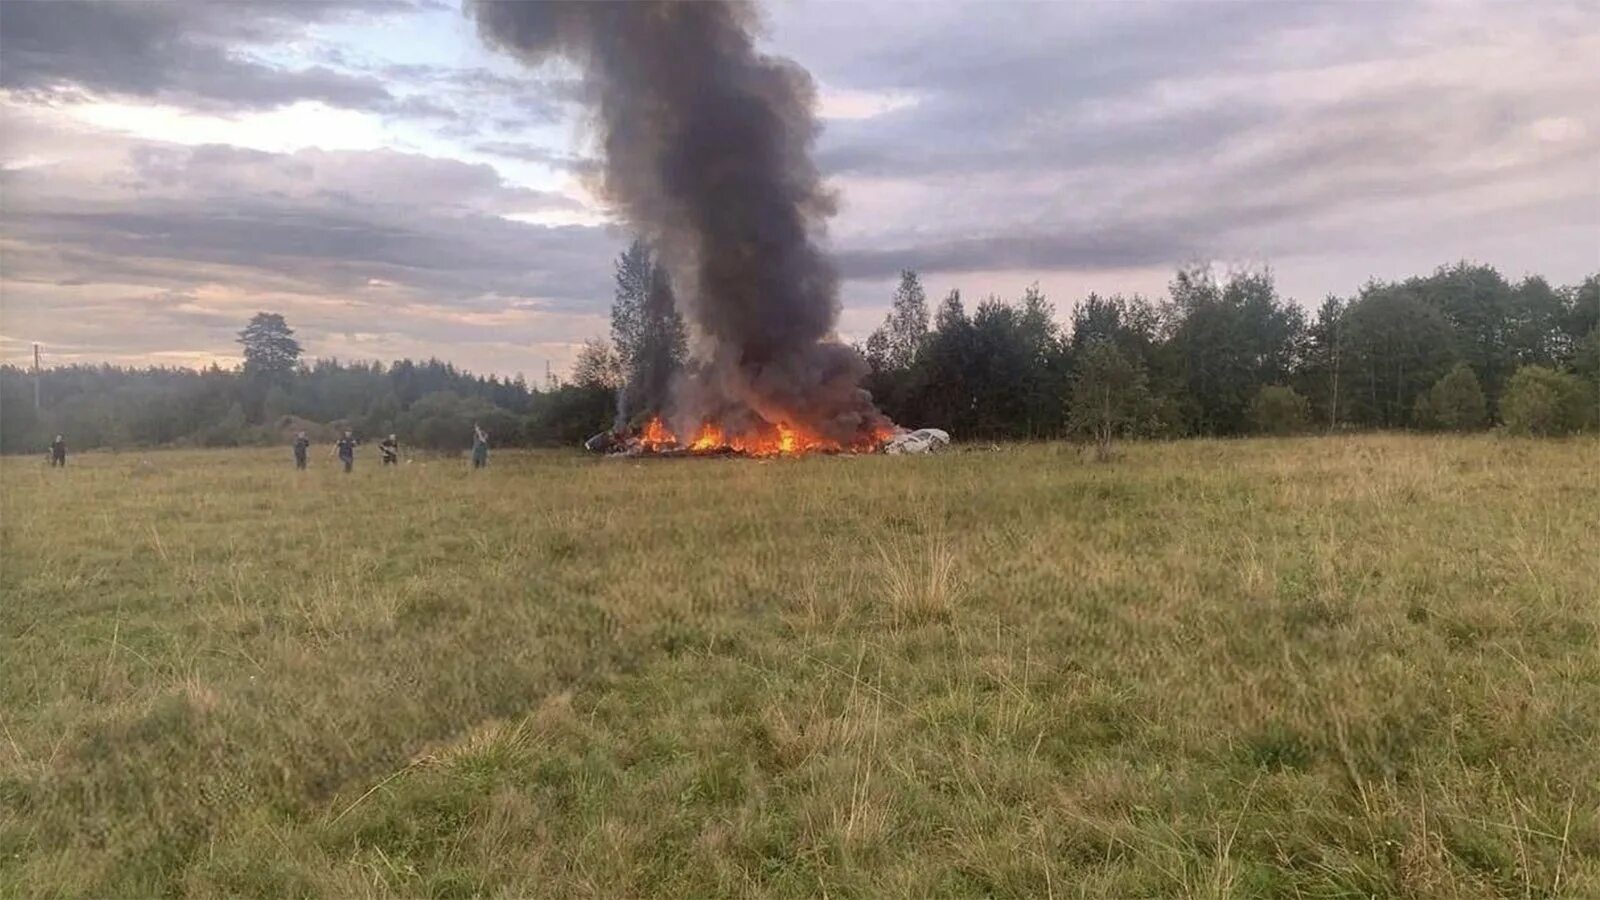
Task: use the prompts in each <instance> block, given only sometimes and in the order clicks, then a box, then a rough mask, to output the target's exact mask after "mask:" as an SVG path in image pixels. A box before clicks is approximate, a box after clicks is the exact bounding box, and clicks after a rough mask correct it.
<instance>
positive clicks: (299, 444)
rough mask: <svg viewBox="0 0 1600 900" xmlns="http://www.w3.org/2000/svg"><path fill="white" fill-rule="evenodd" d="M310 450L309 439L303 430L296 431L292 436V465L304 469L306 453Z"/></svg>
mask: <svg viewBox="0 0 1600 900" xmlns="http://www.w3.org/2000/svg"><path fill="white" fill-rule="evenodd" d="M310 451H311V441H310V440H309V439H308V438H306V433H305V432H304V431H301V432H297V433H296V434H295V436H294V467H295V468H296V469H304V468H305V467H306V455H307V454H308V453H310Z"/></svg>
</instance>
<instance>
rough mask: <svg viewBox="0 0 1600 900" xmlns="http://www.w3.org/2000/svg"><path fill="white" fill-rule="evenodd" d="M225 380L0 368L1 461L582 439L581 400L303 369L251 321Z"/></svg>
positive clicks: (586, 419) (404, 365)
mask: <svg viewBox="0 0 1600 900" xmlns="http://www.w3.org/2000/svg"><path fill="white" fill-rule="evenodd" d="M240 342H241V343H242V344H243V345H244V356H245V359H244V363H243V364H242V365H241V366H239V367H237V368H233V369H223V368H221V367H219V366H215V365H213V366H210V367H207V368H203V369H189V368H169V367H151V368H127V367H121V366H111V365H100V366H90V365H73V366H61V367H56V368H50V369H45V370H44V371H43V372H42V373H40V375H39V378H38V381H39V383H38V389H39V401H40V403H39V408H38V410H37V411H36V410H35V407H34V376H33V373H31V372H29V371H27V370H24V369H21V368H18V367H16V366H3V367H0V453H33V452H42V451H43V449H44V448H45V447H46V446H47V445H48V444H49V442H50V439H51V437H52V436H54V435H56V434H63V435H65V436H66V437H67V440H68V442H69V444H70V445H71V446H73V447H75V448H78V449H88V448H93V447H107V448H124V447H141V446H163V445H188V446H202V447H231V446H241V445H265V444H285V443H287V442H288V441H289V440H290V438H291V437H292V436H293V435H294V434H295V433H296V432H297V431H305V432H307V434H308V436H310V437H311V438H312V439H313V440H316V441H332V440H333V439H334V438H335V437H336V436H337V435H338V434H339V433H340V432H341V431H343V430H345V429H350V430H351V431H353V432H354V433H355V434H356V436H357V437H358V438H360V439H362V440H369V439H370V440H374V441H376V440H378V439H380V437H382V436H386V435H389V434H395V435H397V436H398V437H399V439H400V440H401V442H402V443H405V444H407V445H410V446H416V447H424V448H428V449H433V450H456V451H459V450H465V449H466V448H467V447H468V446H469V445H470V443H471V436H472V427H473V425H474V424H477V425H480V426H481V427H483V428H484V429H485V430H486V431H487V432H488V433H489V435H490V438H491V440H492V441H493V442H494V443H495V444H496V445H498V446H526V445H531V444H538V443H547V444H555V443H570V442H572V441H574V440H578V439H580V438H579V437H576V435H579V434H586V433H587V431H586V430H585V429H588V430H589V431H592V430H593V429H592V427H591V426H592V425H593V420H594V415H593V410H592V403H590V402H589V401H590V398H589V397H588V396H587V394H588V393H589V392H587V391H584V390H582V389H579V388H576V387H574V386H571V385H559V384H556V385H547V386H546V389H545V390H535V389H534V388H532V387H530V386H529V385H528V384H527V382H526V381H525V380H524V379H523V378H521V377H520V376H519V377H517V378H510V379H502V378H498V377H495V376H488V377H484V376H478V375H473V374H471V373H468V372H464V371H462V370H460V369H457V368H456V367H455V366H453V365H451V364H450V363H447V362H441V361H439V360H437V359H430V360H426V361H423V362H415V361H412V360H400V361H399V362H395V363H393V364H390V365H383V364H381V363H376V362H372V363H366V362H354V363H346V362H340V361H338V360H333V359H319V360H315V361H311V362H306V361H304V360H302V359H301V349H300V345H299V343H298V342H297V341H296V340H295V338H294V332H293V330H292V329H291V328H289V326H288V325H287V323H285V322H284V320H283V317H282V316H280V315H277V314H273V313H260V314H258V315H257V316H255V318H253V319H252V320H251V322H250V324H249V325H248V326H247V327H246V328H245V329H244V331H243V332H241V334H240Z"/></svg>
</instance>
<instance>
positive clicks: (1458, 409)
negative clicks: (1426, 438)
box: [1416, 363, 1489, 431]
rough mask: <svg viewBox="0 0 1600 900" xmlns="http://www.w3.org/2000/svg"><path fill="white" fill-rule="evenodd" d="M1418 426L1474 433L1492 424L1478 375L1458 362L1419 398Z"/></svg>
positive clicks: (1469, 367)
mask: <svg viewBox="0 0 1600 900" xmlns="http://www.w3.org/2000/svg"><path fill="white" fill-rule="evenodd" d="M1416 412H1417V424H1419V425H1421V426H1423V427H1424V428H1444V429H1448V430H1450V431H1472V430H1474V429H1478V428H1482V427H1483V426H1484V425H1486V424H1488V421H1489V407H1488V404H1487V403H1486V402H1485V401H1484V399H1483V388H1482V387H1480V386H1479V385H1478V375H1477V373H1475V372H1473V371H1472V367H1471V366H1468V365H1466V364H1465V363H1457V364H1456V367H1455V368H1454V369H1451V370H1450V371H1449V373H1447V374H1446V375H1445V376H1444V377H1443V378H1441V379H1439V380H1438V381H1436V382H1434V383H1433V387H1432V388H1429V389H1428V391H1427V392H1425V393H1423V394H1421V395H1419V396H1418V397H1417V410H1416Z"/></svg>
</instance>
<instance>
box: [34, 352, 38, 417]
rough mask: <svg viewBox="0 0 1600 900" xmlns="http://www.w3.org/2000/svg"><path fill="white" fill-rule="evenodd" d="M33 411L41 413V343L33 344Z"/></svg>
mask: <svg viewBox="0 0 1600 900" xmlns="http://www.w3.org/2000/svg"><path fill="white" fill-rule="evenodd" d="M33 411H34V412H35V413H38V412H39V343H38V342H37V341H35V342H34V344H33Z"/></svg>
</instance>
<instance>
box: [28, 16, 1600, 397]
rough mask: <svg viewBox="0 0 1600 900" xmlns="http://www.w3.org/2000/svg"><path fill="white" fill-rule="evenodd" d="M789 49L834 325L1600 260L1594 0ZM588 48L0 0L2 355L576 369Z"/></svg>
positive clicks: (860, 329)
mask: <svg viewBox="0 0 1600 900" xmlns="http://www.w3.org/2000/svg"><path fill="white" fill-rule="evenodd" d="M760 46H761V47H762V48H763V50H764V51H765V52H769V53H772V54H776V55H780V56H786V57H789V58H790V59H792V60H794V61H795V62H797V63H798V64H800V65H801V66H803V67H805V68H806V69H808V70H809V71H810V73H811V75H812V77H813V78H814V79H815V80H816V82H817V86H818V95H819V109H818V113H819V116H820V121H821V126H822V127H821V130H820V132H819V135H818V138H817V143H816V148H815V154H816V159H817V161H818V163H819V165H820V167H821V169H822V171H823V172H824V174H825V176H826V177H827V180H828V183H829V185H830V186H831V188H832V189H833V190H834V191H835V192H836V193H837V195H838V198H839V213H838V215H837V216H836V217H835V218H834V220H833V221H832V222H831V223H830V227H829V231H828V234H827V237H826V242H827V246H828V248H829V250H830V252H831V253H832V254H833V256H834V259H835V260H836V262H837V265H838V267H839V270H840V272H841V275H842V276H843V282H842V287H841V294H842V297H841V301H842V313H841V316H840V324H839V332H840V336H841V337H842V338H843V339H846V340H860V339H863V338H865V336H866V335H867V334H868V333H869V332H870V331H871V330H872V328H873V327H875V326H876V325H877V323H878V322H879V321H881V319H882V318H883V315H884V313H885V311H886V308H887V305H888V302H889V299H890V295H891V293H892V291H893V288H894V284H895V282H896V281H897V280H898V273H899V271H900V270H901V269H903V268H914V269H916V270H917V271H918V272H920V273H921V275H922V278H923V281H924V283H925V284H926V285H927V288H928V293H929V295H930V297H932V298H934V299H937V298H938V297H939V296H942V295H943V294H944V293H946V292H948V291H949V290H950V289H952V288H960V289H961V291H962V294H963V296H964V297H966V298H968V300H969V303H970V302H972V301H975V300H977V299H979V298H981V297H984V296H986V295H989V294H995V295H998V296H1000V297H1003V298H1014V297H1017V296H1020V294H1021V293H1022V291H1023V289H1024V288H1025V287H1026V286H1027V285H1029V284H1031V283H1034V282H1037V283H1038V284H1039V285H1040V286H1041V287H1042V289H1043V290H1044V291H1045V293H1046V295H1047V296H1048V297H1049V298H1050V299H1051V300H1052V301H1053V302H1054V304H1055V306H1056V309H1057V313H1058V317H1060V318H1062V319H1063V320H1065V319H1066V317H1067V316H1068V314H1069V312H1070V310H1071V308H1072V305H1073V304H1074V303H1075V302H1077V301H1078V300H1080V299H1081V298H1082V297H1083V296H1084V295H1085V294H1087V293H1088V292H1089V291H1098V292H1100V293H1102V294H1108V293H1117V292H1123V293H1133V292H1140V293H1144V294H1146V295H1150V296H1159V295H1161V294H1162V293H1163V291H1164V290H1165V286H1166V284H1167V282H1168V280H1169V279H1170V277H1171V274H1172V272H1173V271H1174V269H1175V268H1176V267H1177V266H1180V265H1185V264H1192V263H1196V262H1206V263H1211V264H1213V265H1216V266H1218V267H1219V269H1221V270H1227V269H1236V268H1245V267H1250V268H1259V267H1263V266H1268V267H1270V268H1271V269H1272V270H1273V272H1274V273H1275V275H1276V277H1277V280H1278V284H1279V287H1280V290H1281V291H1282V292H1283V293H1284V294H1286V295H1287V296H1289V297H1292V298H1293V299H1295V300H1296V301H1298V302H1300V303H1302V304H1305V305H1308V306H1310V305H1315V304H1316V303H1317V302H1319V301H1320V300H1321V299H1322V298H1323V297H1324V296H1326V295H1328V294H1330V293H1332V294H1339V295H1345V296H1347V295H1350V294H1352V293H1354V292H1355V291H1356V290H1357V289H1359V287H1360V286H1361V285H1362V284H1363V283H1365V282H1366V281H1368V280H1369V279H1373V278H1377V279H1397V278H1403V277H1406V276H1409V275H1413V274H1425V273H1427V272H1430V271H1432V270H1433V269H1434V268H1435V267H1437V266H1439V265H1441V264H1446V263H1450V262H1454V261H1456V260H1461V259H1467V260H1472V261H1477V262H1483V263H1488V264H1491V265H1494V266H1496V267H1497V268H1499V269H1500V271H1501V272H1502V273H1504V274H1505V275H1506V276H1507V277H1509V278H1511V279H1513V280H1516V279H1520V278H1522V277H1524V276H1526V275H1530V274H1540V275H1544V276H1546V277H1547V278H1549V279H1550V280H1551V281H1553V282H1555V283H1558V284H1566V283H1575V282H1577V281H1579V280H1581V279H1582V278H1583V277H1584V276H1586V275H1588V274H1591V273H1594V272H1596V271H1600V102H1596V98H1600V62H1596V60H1600V4H1597V3H1564V2H1559V0H1541V2H1539V3H1530V4H1514V3H1503V2H1497V3H1478V2H1470V0H1461V2H1449V3H1373V2H1354V0H1351V2H1298V0H1265V2H1251V0H1229V2H1207V0H1183V2H1156V0H1147V2H1128V0H1118V2H1050V3H1044V2H1035V3H1005V2H983V3H959V2H945V0H939V2H899V0H897V2H887V0H886V2H878V3H841V2H815V0H785V2H771V3H767V4H765V5H764V6H763V25H762V33H761V35H760ZM575 77H576V73H575V72H574V71H573V70H571V69H570V68H567V67H564V66H563V65H562V64H560V63H556V64H552V65H547V66H545V67H542V68H540V69H538V70H529V69H525V68H523V67H522V66H521V65H519V64H518V63H516V62H515V61H513V60H511V59H509V58H507V57H504V56H502V55H500V54H498V53H496V52H495V51H493V50H491V49H490V48H488V47H487V46H485V45H484V44H483V43H482V41H480V39H479V38H478V35H477V33H476V29H475V26H474V24H473V22H472V21H471V19H470V18H469V17H468V16H467V15H466V14H465V13H464V12H463V11H462V9H461V7H460V5H459V3H456V2H452V0H332V2H315V3H313V2H293V3H274V2H264V0H244V2H241V0H193V2H186V3H145V2H141V0H115V2H108V3H79V2H73V0H55V2H30V0H4V2H0V360H3V361H6V362H14V363H22V362H24V361H26V360H27V359H28V358H29V356H30V354H31V345H32V343H33V342H35V341H37V342H40V343H41V344H43V345H44V348H45V355H46V364H47V365H48V364H66V363H73V362H114V363H121V364H133V365H152V364H153V365H208V364H210V363H212V362H217V363H220V364H222V365H224V366H227V365H231V364H233V363H235V362H237V360H238V358H239V348H238V346H237V344H236V343H235V341H234V338H235V336H236V333H237V332H238V330H239V329H240V328H242V327H243V325H244V323H245V321H246V320H248V319H249V317H250V316H251V315H252V314H254V313H255V312H256V311H258V310H270V311H274V312H279V313H282V314H283V315H284V316H285V317H286V318H287V319H288V321H289V323H290V324H291V325H292V326H293V327H294V328H295V329H296V331H297V335H298V337H299V338H300V339H301V341H302V343H303V344H304V346H305V348H306V352H307V354H308V355H309V356H312V357H337V358H340V359H346V360H350V359H363V360H368V359H381V360H386V361H387V360H392V359H397V358H401V357H412V358H427V357H438V358H441V359H447V360H451V361H453V362H455V363H457V364H458V365H461V366H463V367H465V368H467V369H470V370H472V371H474V372H479V373H483V374H491V373H492V374H501V375H508V376H509V375H514V374H517V373H525V374H526V375H527V376H528V377H529V378H530V379H536V378H540V377H542V376H543V373H544V371H545V368H546V366H549V367H551V368H552V369H553V370H554V371H555V372H557V373H561V372H564V371H565V370H566V367H567V366H568V365H569V363H570V362H571V360H572V358H573V356H574V355H575V353H576V351H577V348H578V347H579V346H580V345H581V344H582V342H583V341H584V340H585V339H587V338H590V337H596V336H602V335H604V334H606V332H607V331H608V329H609V319H608V308H609V304H610V299H611V293H612V281H611V278H612V266H613V261H614V259H615V257H616V255H617V253H618V252H619V251H620V250H621V249H622V248H623V247H624V245H625V244H626V243H627V241H628V240H629V234H628V231H627V228H626V223H624V222H620V221H617V220H616V219H614V218H613V217H612V216H611V215H610V214H609V213H608V211H607V209H606V208H605V206H604V204H603V203H602V202H601V201H600V200H599V199H598V197H597V192H596V191H595V190H593V178H594V175H595V172H596V167H595V164H594V157H595V153H596V150H595V148H594V147H593V145H592V136H593V134H592V132H593V129H592V128H589V127H588V119H587V117H586V115H587V114H586V111H585V110H584V109H583V108H582V107H581V106H580V105H578V103H577V98H578V96H579V92H578V91H577V90H576V89H575V83H574V79H575Z"/></svg>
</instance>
